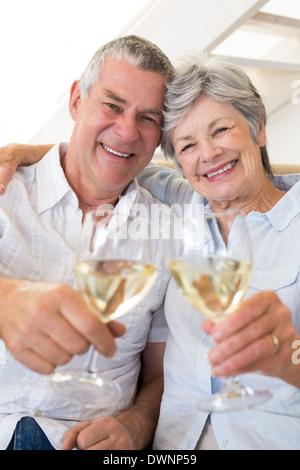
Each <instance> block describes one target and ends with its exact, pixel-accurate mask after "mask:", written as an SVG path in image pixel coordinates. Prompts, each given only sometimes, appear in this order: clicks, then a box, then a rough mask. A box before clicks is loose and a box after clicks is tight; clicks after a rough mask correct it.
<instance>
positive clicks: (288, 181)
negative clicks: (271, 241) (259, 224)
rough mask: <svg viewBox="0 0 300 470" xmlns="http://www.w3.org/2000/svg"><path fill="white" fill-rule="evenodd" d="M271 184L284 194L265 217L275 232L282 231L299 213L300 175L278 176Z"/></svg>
mask: <svg viewBox="0 0 300 470" xmlns="http://www.w3.org/2000/svg"><path fill="white" fill-rule="evenodd" d="M273 183H274V185H275V186H276V187H277V188H278V189H281V190H282V191H285V192H286V194H285V195H284V196H283V197H282V198H281V199H280V200H279V201H278V202H277V204H276V205H275V206H274V207H272V209H271V210H269V211H268V212H266V214H265V215H266V216H267V217H268V219H269V221H270V223H271V224H272V225H273V227H274V228H275V229H276V230H278V231H282V230H284V229H286V228H287V226H288V225H289V224H290V223H291V222H292V220H293V219H294V218H295V217H296V216H297V215H298V214H299V213H300V206H299V200H300V174H293V175H278V176H275V177H274V179H273Z"/></svg>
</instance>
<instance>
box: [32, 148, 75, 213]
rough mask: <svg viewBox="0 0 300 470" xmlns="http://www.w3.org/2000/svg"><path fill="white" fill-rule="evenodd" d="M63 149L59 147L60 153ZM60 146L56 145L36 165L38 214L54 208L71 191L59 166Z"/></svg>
mask: <svg viewBox="0 0 300 470" xmlns="http://www.w3.org/2000/svg"><path fill="white" fill-rule="evenodd" d="M63 151H64V149H63V147H61V152H62V153H63ZM60 157H61V155H60V145H59V144H57V145H55V146H54V147H52V149H51V150H50V151H49V152H48V153H47V154H46V155H45V156H44V157H43V158H42V159H41V160H40V161H39V162H38V163H36V179H37V192H38V213H39V214H40V213H42V212H44V211H46V210H47V209H50V208H51V207H53V206H55V204H57V203H58V202H59V201H60V200H61V199H62V198H63V197H64V196H65V195H66V194H67V193H68V192H71V191H72V189H71V187H70V186H69V184H68V181H67V179H66V177H65V173H64V171H63V169H62V166H61V164H60Z"/></svg>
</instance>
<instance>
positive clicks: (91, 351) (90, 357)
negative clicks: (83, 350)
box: [86, 345, 95, 374]
mask: <svg viewBox="0 0 300 470" xmlns="http://www.w3.org/2000/svg"><path fill="white" fill-rule="evenodd" d="M94 359H95V348H94V346H93V345H91V346H90V349H89V355H88V361H87V365H86V371H87V372H89V373H90V374H92V373H93V372H95V369H94V367H93V362H94Z"/></svg>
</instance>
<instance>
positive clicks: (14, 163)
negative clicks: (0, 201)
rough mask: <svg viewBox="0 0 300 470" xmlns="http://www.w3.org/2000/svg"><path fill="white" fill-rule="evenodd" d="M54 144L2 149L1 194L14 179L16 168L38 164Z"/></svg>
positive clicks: (7, 146)
mask: <svg viewBox="0 0 300 470" xmlns="http://www.w3.org/2000/svg"><path fill="white" fill-rule="evenodd" d="M52 147H53V144H51V145H50V144H46V145H25V144H8V145H5V146H4V147H1V148H0V194H3V193H4V192H5V189H6V186H7V185H8V183H9V181H10V180H11V179H12V177H13V175H14V173H15V171H16V168H17V167H18V166H20V165H32V164H33V163H36V162H38V161H39V160H40V159H41V158H42V157H43V156H44V155H45V154H46V153H47V152H48V151H49V150H50V149H51V148H52Z"/></svg>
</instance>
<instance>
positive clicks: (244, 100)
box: [161, 53, 273, 175]
mask: <svg viewBox="0 0 300 470" xmlns="http://www.w3.org/2000/svg"><path fill="white" fill-rule="evenodd" d="M167 88H168V91H167V93H166V95H165V112H164V127H163V136H162V141H161V148H162V150H163V151H164V153H165V155H166V156H167V157H168V156H169V157H171V158H172V159H173V160H175V162H176V163H177V165H178V166H180V165H179V162H178V160H177V157H176V154H175V150H174V147H173V145H172V142H171V136H172V132H173V130H174V129H175V127H176V126H177V125H178V124H179V123H180V122H181V121H182V119H183V118H184V117H185V116H186V114H187V112H188V111H189V110H190V109H191V107H192V106H193V104H194V103H195V101H196V100H197V98H199V96H201V95H208V96H210V97H211V98H212V99H214V100H215V101H219V102H222V103H229V104H231V105H232V106H234V107H235V108H236V109H237V110H238V111H239V112H240V113H242V114H243V116H244V117H245V119H246V121H247V123H248V126H249V129H250V133H251V136H252V139H253V140H254V141H255V142H256V143H257V141H258V136H259V132H260V126H261V122H262V121H263V122H264V123H266V110H265V106H264V104H263V102H262V99H261V97H260V95H259V93H258V91H257V90H256V88H255V87H254V85H253V83H252V82H251V80H250V79H249V77H248V75H247V74H246V73H245V72H244V71H243V70H242V69H241V68H240V67H238V66H237V65H235V64H233V63H231V62H229V61H228V60H226V59H225V58H222V57H218V56H210V55H208V54H206V53H200V54H197V53H194V54H189V55H186V56H185V57H183V58H182V59H181V61H179V62H178V66H177V67H176V72H175V76H174V78H173V80H172V82H171V83H169V84H168V85H167ZM260 150H261V157H262V163H263V166H264V168H265V171H266V173H268V174H271V175H272V173H273V172H272V167H271V164H270V161H269V156H268V153H267V149H266V146H264V147H261V149H260Z"/></svg>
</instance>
